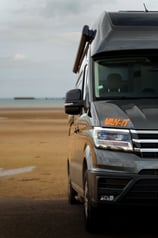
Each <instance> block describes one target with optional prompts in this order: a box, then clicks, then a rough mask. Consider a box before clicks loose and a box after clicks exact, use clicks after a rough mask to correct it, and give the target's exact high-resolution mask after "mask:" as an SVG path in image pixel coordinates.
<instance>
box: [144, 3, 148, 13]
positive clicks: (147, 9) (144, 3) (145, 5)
mask: <svg viewBox="0 0 158 238" xmlns="http://www.w3.org/2000/svg"><path fill="white" fill-rule="evenodd" d="M143 5H144V8H145V11H146V12H149V10H148V9H147V7H146V5H145V3H143Z"/></svg>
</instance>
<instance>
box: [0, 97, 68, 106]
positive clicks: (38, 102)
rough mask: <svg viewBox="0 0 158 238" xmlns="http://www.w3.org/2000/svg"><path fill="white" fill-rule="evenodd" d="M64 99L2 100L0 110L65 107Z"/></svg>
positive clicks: (0, 99) (0, 100)
mask: <svg viewBox="0 0 158 238" xmlns="http://www.w3.org/2000/svg"><path fill="white" fill-rule="evenodd" d="M64 101H65V99H64V98H5V99H4V98H0V108H14V107H16V108H18V107H19V108H24V107H37V108H40V107H41V108H43V107H48V108H51V107H54V108H55V107H61V108H62V107H64Z"/></svg>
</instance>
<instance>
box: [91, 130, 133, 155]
mask: <svg viewBox="0 0 158 238" xmlns="http://www.w3.org/2000/svg"><path fill="white" fill-rule="evenodd" d="M93 137H94V142H95V145H96V147H101V148H106V149H112V150H125V151H132V150H133V146H132V141H131V136H130V133H129V130H125V129H104V128H101V127H94V135H93Z"/></svg>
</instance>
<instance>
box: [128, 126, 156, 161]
mask: <svg viewBox="0 0 158 238" xmlns="http://www.w3.org/2000/svg"><path fill="white" fill-rule="evenodd" d="M131 135H132V142H133V148H134V152H135V153H136V154H137V155H139V156H140V157H142V158H149V157H152V158H158V131H155V130H131Z"/></svg>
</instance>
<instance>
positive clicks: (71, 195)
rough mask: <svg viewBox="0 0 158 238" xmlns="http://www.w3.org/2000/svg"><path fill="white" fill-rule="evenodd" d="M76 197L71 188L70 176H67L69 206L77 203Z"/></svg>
mask: <svg viewBox="0 0 158 238" xmlns="http://www.w3.org/2000/svg"><path fill="white" fill-rule="evenodd" d="M76 196H77V193H76V191H75V190H74V189H73V187H72V184H71V178H70V175H69V176H68V201H69V203H70V204H76V203H77V200H76Z"/></svg>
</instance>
